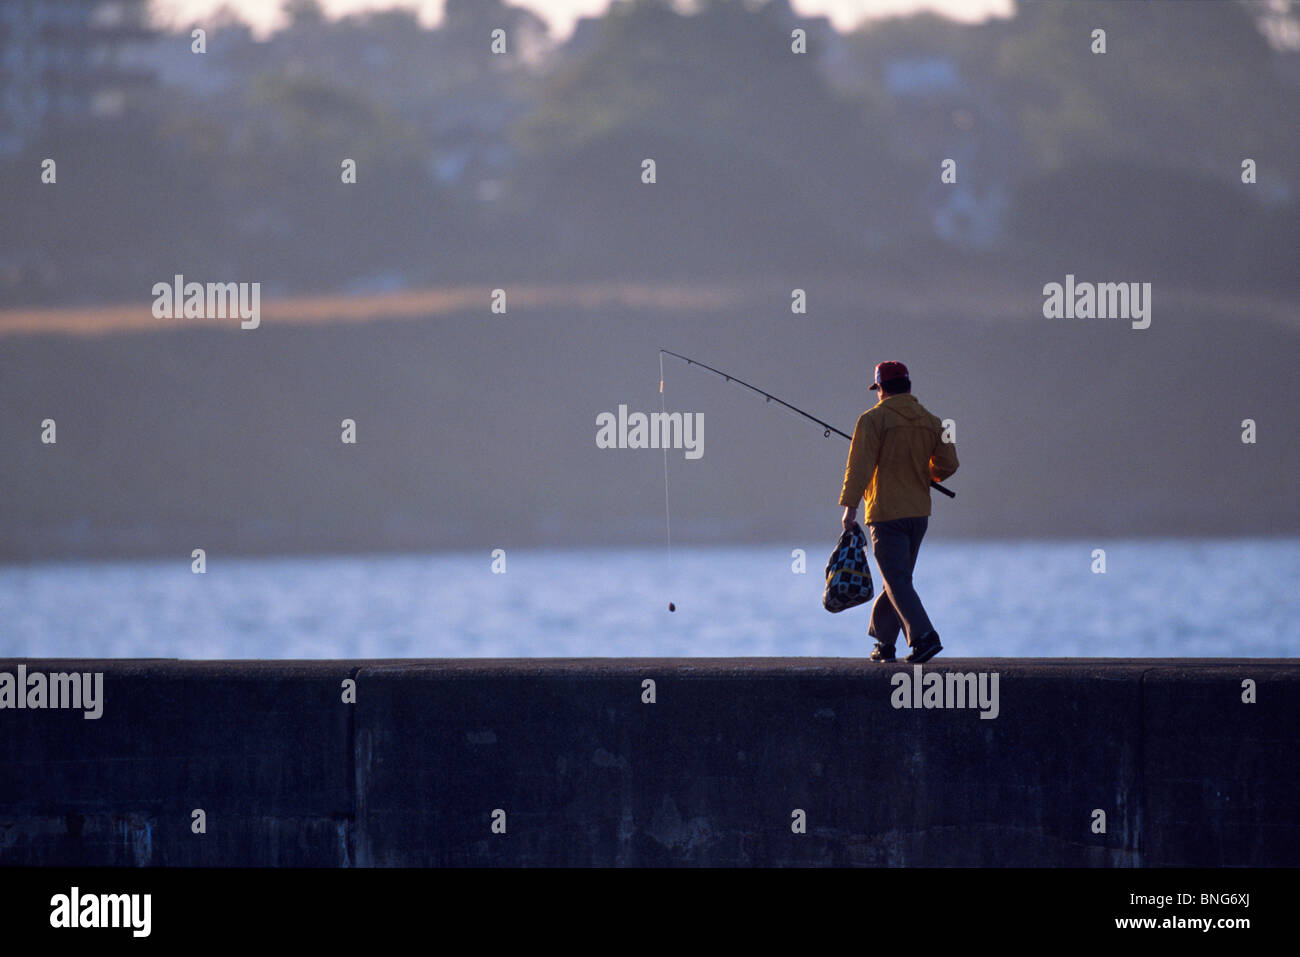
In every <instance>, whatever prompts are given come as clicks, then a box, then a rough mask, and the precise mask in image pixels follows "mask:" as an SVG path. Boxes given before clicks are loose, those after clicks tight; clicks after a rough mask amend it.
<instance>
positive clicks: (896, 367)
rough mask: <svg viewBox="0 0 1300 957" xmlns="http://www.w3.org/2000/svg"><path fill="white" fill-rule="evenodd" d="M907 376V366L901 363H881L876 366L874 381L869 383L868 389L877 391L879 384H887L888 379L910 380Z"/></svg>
mask: <svg viewBox="0 0 1300 957" xmlns="http://www.w3.org/2000/svg"><path fill="white" fill-rule="evenodd" d="M910 378H911V376H909V375H908V374H907V366H905V365H903V363H901V362H882V363H880V365H878V366H876V381H875V382H873V383H871V385H870V386H868V388H871V389H879V388H880V383H882V382H888V381H889V380H890V379H910Z"/></svg>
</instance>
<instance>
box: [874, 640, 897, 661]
mask: <svg viewBox="0 0 1300 957" xmlns="http://www.w3.org/2000/svg"><path fill="white" fill-rule="evenodd" d="M871 660H872V661H893V660H894V646H893V645H885V644H881V643H880V642H879V641H878V642H876V647H875V649H874V650H873V651H872V652H871Z"/></svg>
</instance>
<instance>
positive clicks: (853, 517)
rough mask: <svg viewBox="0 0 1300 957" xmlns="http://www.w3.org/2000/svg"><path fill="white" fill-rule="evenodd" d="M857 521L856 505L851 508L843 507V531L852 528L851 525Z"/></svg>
mask: <svg viewBox="0 0 1300 957" xmlns="http://www.w3.org/2000/svg"><path fill="white" fill-rule="evenodd" d="M857 520H858V507H857V506H856V505H854V506H852V507H850V506H848V505H845V506H844V520H843V522H842V524H843V525H844V528H845V529H850V528H852V527H853V523H854V522H856V521H857Z"/></svg>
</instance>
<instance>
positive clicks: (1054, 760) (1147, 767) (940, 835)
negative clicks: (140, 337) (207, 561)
mask: <svg viewBox="0 0 1300 957" xmlns="http://www.w3.org/2000/svg"><path fill="white" fill-rule="evenodd" d="M20 666H21V667H22V668H23V669H24V670H25V675H26V679H25V680H26V685H27V688H28V689H29V690H28V693H29V695H30V694H32V691H31V690H30V689H31V688H32V681H33V678H32V676H33V675H35V674H45V675H48V674H50V673H72V672H76V673H89V674H92V675H93V674H94V673H96V672H100V673H102V674H103V686H102V687H103V691H102V702H101V703H100V704H101V706H102V715H101V716H100V717H99V718H95V719H87V718H86V717H84V716H83V714H84V704H85V703H84V702H82V705H83V709H82V710H78V709H59V710H55V709H51V708H48V707H46V708H31V707H28V708H22V709H18V708H15V707H12V706H6V705H12V704H14V703H16V702H15V698H14V696H13V692H15V691H16V690H17V689H18V675H19V668H20ZM6 673H8V674H9V675H12V676H14V677H13V678H12V679H9V680H10V685H9V687H10V692H11V693H10V696H9V697H8V698H6V696H5V687H6V686H5V684H4V682H5V678H4V675H5V674H6ZM899 673H902V674H905V675H906V676H907V681H908V682H911V680H912V678H913V675H914V672H913V669H912V668H911V667H910V666H907V665H905V664H903V663H902V662H899V663H897V664H895V665H890V666H882V665H875V664H872V663H870V662H866V661H862V660H857V659H819V658H729V659H705V658H674V659H669V658H647V659H612V658H611V659H519V660H498V659H458V660H393V661H220V662H208V661H178V660H173V659H157V660H103V661H73V660H71V659H51V660H34V659H23V660H6V661H0V768H3V773H2V774H0V865H60V866H69V865H71V866H76V865H128V866H129V865H145V866H267V865H269V866H349V865H358V866H370V865H405V866H431V865H442V866H446V865H452V866H454V865H471V866H536V865H633V866H659V865H722V866H733V865H741V866H751V865H757V866H778V865H796V866H799V865H850V864H862V865H909V866H953V865H955V866H1000V865H1016V866H1103V867H1127V866H1164V865H1182V866H1225V865H1226V866H1268V865H1272V866H1297V865H1300V798H1297V796H1296V790H1295V787H1296V782H1297V781H1298V780H1300V739H1298V736H1297V729H1298V728H1300V721H1297V716H1300V661H1296V660H1291V659H1288V660H1263V659H1238V660H1225V659H1188V660H1181V659H1145V660H1144V659H1123V660H1112V659H1094V658H1085V659H997V658H980V659H944V658H942V657H941V658H938V659H936V660H935V661H933V662H931V663H930V664H928V665H926V666H925V667H924V669H923V671H922V676H923V680H922V688H925V689H927V690H933V689H931V688H930V685H932V684H933V681H931V680H925V678H926V676H929V675H932V674H937V675H941V676H944V679H945V682H944V683H943V684H942V687H941V688H940V689H939V691H936V692H934V695H936V696H940V697H931V698H930V699H926V698H924V697H923V696H922V692H921V691H920V690H919V689H918V690H917V691H916V692H915V697H912V695H913V693H914V692H913V691H912V689H911V688H910V686H908V687H903V686H902V684H901V683H902V681H903V679H902V678H895V677H894V676H895V675H897V674H899ZM981 673H982V674H984V675H985V676H986V679H985V685H984V689H985V691H986V692H988V693H989V694H988V695H987V696H986V698H985V701H984V704H983V706H981V705H980V703H979V701H978V700H968V701H965V702H963V703H964V704H965V705H967V706H966V707H926V706H925V703H926V701H927V700H928V701H929V703H931V704H933V703H935V702H936V701H940V702H942V703H945V704H950V705H951V704H956V703H959V702H958V701H957V700H956V699H955V698H954V697H953V695H954V694H955V691H956V689H958V688H959V687H960V688H961V689H962V690H964V689H965V688H966V687H967V684H966V683H964V682H958V681H957V680H956V679H955V678H954V679H953V680H947V679H948V676H949V675H950V674H951V675H956V674H974V675H976V676H977V678H976V683H975V685H974V686H973V687H978V675H979V674H981ZM994 673H996V674H997V676H998V677H997V682H996V684H994V683H993V681H992V678H991V675H992V674H994ZM349 680H350V681H352V682H355V703H351V702H345V700H344V698H345V697H346V696H347V694H348V687H349V686H348V685H347V682H348V681H349ZM647 680H648V681H651V682H653V688H652V690H653V699H654V700H653V702H650V701H649V700H648V699H649V698H650V697H651V694H650V692H651V686H650V685H647V684H646V682H647ZM1247 681H1250V682H1253V685H1254V690H1253V695H1254V698H1255V701H1254V703H1247V702H1245V701H1243V695H1244V694H1247V692H1246V691H1245V690H1244V686H1243V682H1247ZM39 683H40V682H37V684H39ZM995 690H996V697H995V698H993V697H992V692H993V691H995ZM1248 696H1249V695H1248ZM26 700H28V701H34V702H40V701H41V700H42V699H41V698H29V699H26ZM43 700H44V703H46V704H49V698H48V696H46V697H45V698H44V699H43ZM904 700H905V701H906V702H907V703H919V704H921V705H922V706H921V707H896V705H898V704H900V703H902V702H903V701H904ZM972 705H973V706H972ZM994 706H995V707H996V717H994V716H992V715H993V713H994ZM981 714H985V715H989V716H988V717H981ZM196 810H201V811H202V812H203V814H202V820H203V822H204V824H205V830H203V832H201V833H198V832H196V829H197V824H196V821H197V820H198V818H197V817H196V815H195V811H196ZM800 812H802V813H800ZM1100 814H1104V828H1105V829H1104V832H1103V831H1101V830H1100V829H1099V827H1100V824H1101V817H1100ZM801 820H802V821H803V822H804V825H803V832H802V833H800V832H798V830H797V829H798V826H799V822H800V821H801ZM502 831H504V832H502Z"/></svg>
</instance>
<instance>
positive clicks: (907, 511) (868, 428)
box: [840, 362, 957, 664]
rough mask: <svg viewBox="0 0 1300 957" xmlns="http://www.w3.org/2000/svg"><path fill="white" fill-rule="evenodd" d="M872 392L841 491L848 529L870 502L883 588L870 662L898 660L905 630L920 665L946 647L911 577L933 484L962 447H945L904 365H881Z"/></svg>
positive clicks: (871, 631)
mask: <svg viewBox="0 0 1300 957" xmlns="http://www.w3.org/2000/svg"><path fill="white" fill-rule="evenodd" d="M871 388H872V389H875V390H878V391H879V392H880V400H879V401H878V402H877V403H876V405H875V406H874V407H873V408H871V409H868V410H867V411H866V412H863V413H862V415H860V416H858V424H857V427H856V428H855V429H854V430H853V444H852V445H851V446H850V447H849V459H848V462H847V463H846V464H845V466H844V487H843V489H842V490H841V492H840V504H841V505H843V506H844V522H843V524H844V527H845V528H850V527H852V526H853V523H854V522H855V521H856V515H857V510H858V502H860V501H861V500H862V499H863V497H864V496H865V497H866V500H867V507H866V513H865V515H864V524H865V525H866V526H867V530H868V532H869V534H870V536H871V551H872V554H874V555H875V556H876V564H877V565H879V566H880V577H881V579H882V581H883V582H884V585H883V587H882V588H881V591H880V594H879V595H878V596H877V597H876V601H875V604H874V605H872V606H871V626H870V627H869V628H868V629H867V634H868V635H870V636H871V637H872V638H875V639H876V647H875V650H873V651H872V652H871V660H872V661H893V660H894V644H895V642H896V641H897V640H898V632H899V630H900V629H902V631H903V634H904V636H905V637H906V638H907V644H908V646H909V647H910V648H911V649H912V653H911V654H910V655H908V656H907V659H906V660H907V661H909V662H913V663H916V664H920V663H921V662H924V661H929V660H930V659H931V658H933V657H934V656H935V655H937V654H938V653H939V652H940V651H942V650H943V645H941V644H940V643H939V634H938V632H936V631H935V630H934V626H933V625H931V624H930V618H929V616H928V615H926V613H925V608H924V607H923V606H922V605H921V599H920V597H919V596H918V595H917V594H916V589H915V588H913V587H912V570H913V569H914V568H915V567H916V554H917V552H918V551H919V550H920V548H921V539H922V538H924V537H925V530H926V527H927V526H928V525H929V523H930V518H929V516H930V481H931V479H933V480H934V481H936V482H942V481H943V480H944V479H946V478H947V477H948V476H950V475H952V474H953V473H954V472H956V471H957V447H956V445H955V444H953V443H950V442H945V441H943V424H942V423H941V422H940V421H939V419H938V417H937V416H934V415H931V414H930V413H929V412H928V411H927V410H926V409H925V407H924V406H922V405H921V403H920V402H917V401H916V397H915V396H913V395H912V394H911V393H912V380H911V377H910V376H909V375H908V372H907V366H905V365H903V363H901V362H882V363H880V365H878V366H876V381H875V382H874V383H872V385H871Z"/></svg>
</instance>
